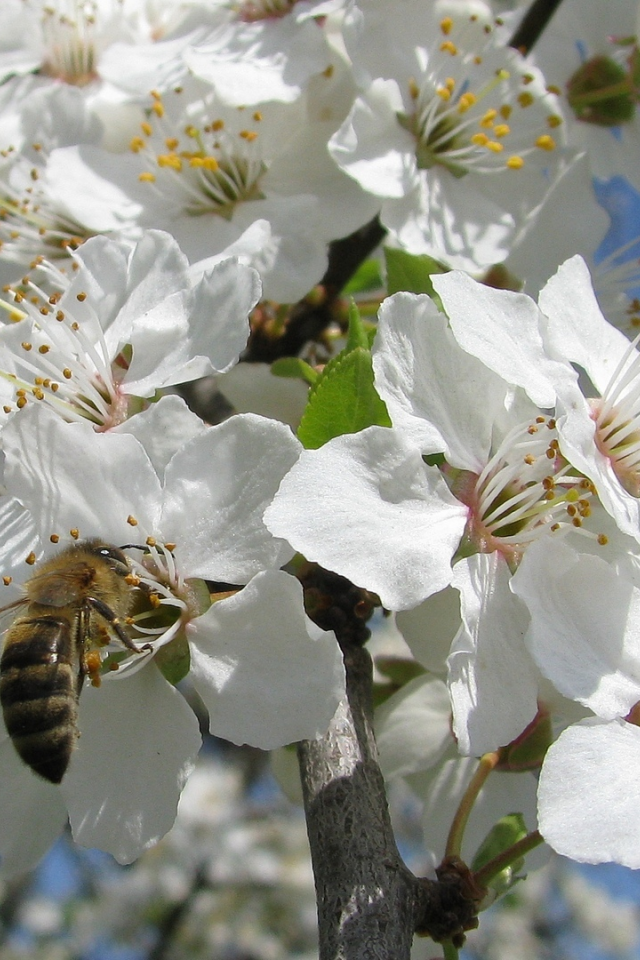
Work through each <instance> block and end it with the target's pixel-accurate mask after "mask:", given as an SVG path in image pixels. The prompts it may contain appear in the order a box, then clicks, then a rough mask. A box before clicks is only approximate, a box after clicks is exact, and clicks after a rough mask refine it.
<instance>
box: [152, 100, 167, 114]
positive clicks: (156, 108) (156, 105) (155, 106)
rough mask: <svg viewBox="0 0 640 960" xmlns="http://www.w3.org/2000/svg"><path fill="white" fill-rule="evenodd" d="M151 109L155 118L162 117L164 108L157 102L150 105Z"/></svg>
mask: <svg viewBox="0 0 640 960" xmlns="http://www.w3.org/2000/svg"><path fill="white" fill-rule="evenodd" d="M151 109H152V110H153V112H154V113H155V115H156V117H164V106H163V105H162V103H160V101H159V100H156V102H155V103H154V104H152V106H151Z"/></svg>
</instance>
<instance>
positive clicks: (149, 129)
mask: <svg viewBox="0 0 640 960" xmlns="http://www.w3.org/2000/svg"><path fill="white" fill-rule="evenodd" d="M140 129H141V130H142V132H143V133H144V135H145V137H150V136H151V134H152V133H153V127H152V126H151V124H150V123H148V122H147V121H146V120H145V121H144V123H141V124H140Z"/></svg>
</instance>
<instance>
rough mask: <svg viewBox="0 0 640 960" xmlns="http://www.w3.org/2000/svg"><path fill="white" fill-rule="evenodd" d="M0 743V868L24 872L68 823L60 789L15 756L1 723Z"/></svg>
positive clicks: (4, 871) (9, 872) (7, 874)
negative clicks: (0, 770)
mask: <svg viewBox="0 0 640 960" xmlns="http://www.w3.org/2000/svg"><path fill="white" fill-rule="evenodd" d="M2 732H3V734H4V737H5V739H4V740H3V741H2V743H0V768H1V769H2V777H0V804H1V805H2V817H1V818H0V870H1V872H2V875H3V876H5V877H10V876H13V875H15V874H20V873H26V871H27V870H30V869H31V868H32V867H34V866H35V865H36V863H37V862H38V860H40V858H41V857H42V856H44V854H45V853H46V852H47V850H48V849H49V847H50V846H51V844H52V843H53V842H54V840H55V839H56V837H57V836H58V835H59V834H60V833H61V832H62V830H63V829H64V825H65V823H66V822H67V809H66V806H65V802H64V798H63V797H62V795H61V793H60V788H59V787H57V786H54V784H52V783H47V781H46V780H43V779H42V778H41V777H38V776H36V774H35V773H33V772H32V771H31V770H30V769H29V768H28V767H27V766H26V765H25V764H24V763H23V762H22V760H20V758H19V757H18V754H17V753H16V751H15V750H14V748H13V744H12V743H11V741H10V740H9V739H8V737H7V735H6V732H5V731H4V724H3V725H2Z"/></svg>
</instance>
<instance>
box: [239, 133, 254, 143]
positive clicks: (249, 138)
mask: <svg viewBox="0 0 640 960" xmlns="http://www.w3.org/2000/svg"><path fill="white" fill-rule="evenodd" d="M239 135H240V136H241V137H242V139H243V140H246V141H247V143H253V141H254V140H255V139H256V138H257V136H258V134H257V133H256V131H255V130H241V131H240V134H239Z"/></svg>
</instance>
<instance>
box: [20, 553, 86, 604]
mask: <svg viewBox="0 0 640 960" xmlns="http://www.w3.org/2000/svg"><path fill="white" fill-rule="evenodd" d="M90 582H91V567H89V565H88V564H87V563H85V562H84V561H78V563H67V564H65V568H64V570H48V571H46V572H45V573H37V574H36V575H35V576H34V577H31V579H30V580H29V582H28V584H27V592H28V594H29V599H30V601H31V602H32V603H41V604H42V605H43V606H46V607H68V606H69V605H70V604H74V603H78V602H79V601H80V600H82V597H83V596H84V591H85V589H86V585H87V583H90Z"/></svg>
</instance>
